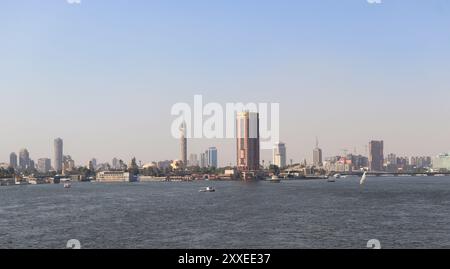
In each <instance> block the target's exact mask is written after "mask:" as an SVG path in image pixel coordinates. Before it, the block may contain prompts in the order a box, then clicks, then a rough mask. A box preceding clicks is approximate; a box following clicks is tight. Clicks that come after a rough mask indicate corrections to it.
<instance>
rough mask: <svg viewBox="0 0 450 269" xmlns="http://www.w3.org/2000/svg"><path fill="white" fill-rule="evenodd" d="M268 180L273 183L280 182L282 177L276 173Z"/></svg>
mask: <svg viewBox="0 0 450 269" xmlns="http://www.w3.org/2000/svg"><path fill="white" fill-rule="evenodd" d="M268 181H269V182H272V183H280V182H281V178H280V177H279V176H277V175H274V176H272V177H271V178H270V179H269V180H268Z"/></svg>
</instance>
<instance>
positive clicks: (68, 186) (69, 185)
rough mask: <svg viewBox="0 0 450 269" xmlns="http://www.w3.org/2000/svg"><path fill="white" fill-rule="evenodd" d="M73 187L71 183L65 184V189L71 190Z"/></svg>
mask: <svg viewBox="0 0 450 269" xmlns="http://www.w3.org/2000/svg"><path fill="white" fill-rule="evenodd" d="M71 187H72V184H70V182H67V183H64V188H66V189H70V188H71Z"/></svg>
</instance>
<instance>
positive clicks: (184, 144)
mask: <svg viewBox="0 0 450 269" xmlns="http://www.w3.org/2000/svg"><path fill="white" fill-rule="evenodd" d="M180 134H181V138H180V142H181V161H182V162H183V166H184V167H186V166H187V138H186V123H185V122H183V123H182V124H181V126H180Z"/></svg>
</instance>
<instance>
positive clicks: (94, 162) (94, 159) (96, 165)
mask: <svg viewBox="0 0 450 269" xmlns="http://www.w3.org/2000/svg"><path fill="white" fill-rule="evenodd" d="M91 162H92V167H93V168H94V170H96V169H97V168H98V164H97V159H96V158H92V160H91Z"/></svg>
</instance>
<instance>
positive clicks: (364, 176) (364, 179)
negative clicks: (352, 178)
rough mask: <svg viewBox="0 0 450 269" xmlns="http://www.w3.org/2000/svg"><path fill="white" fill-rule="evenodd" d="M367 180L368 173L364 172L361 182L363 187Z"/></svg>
mask: <svg viewBox="0 0 450 269" xmlns="http://www.w3.org/2000/svg"><path fill="white" fill-rule="evenodd" d="M366 179H367V172H364V174H363V176H362V177H361V181H360V182H359V184H360V185H363V184H364V182H366Z"/></svg>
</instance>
